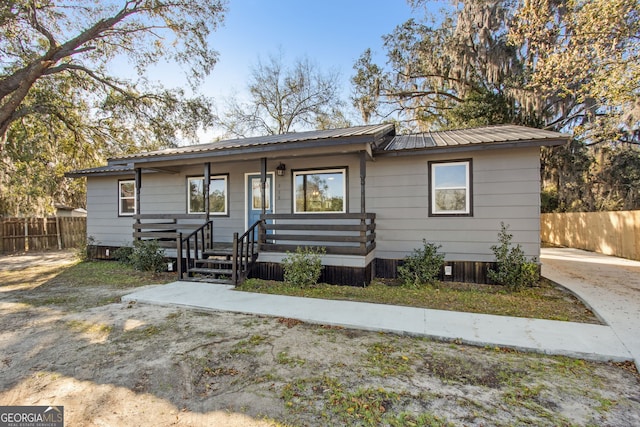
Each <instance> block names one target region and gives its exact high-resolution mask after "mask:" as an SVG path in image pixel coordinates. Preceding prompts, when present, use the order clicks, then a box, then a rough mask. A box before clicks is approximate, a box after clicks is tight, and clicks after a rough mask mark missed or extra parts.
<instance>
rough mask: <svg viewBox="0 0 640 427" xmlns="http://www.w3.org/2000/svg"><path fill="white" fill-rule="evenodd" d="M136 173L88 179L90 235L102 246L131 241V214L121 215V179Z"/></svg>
mask: <svg viewBox="0 0 640 427" xmlns="http://www.w3.org/2000/svg"><path fill="white" fill-rule="evenodd" d="M121 179H134V176H133V175H122V176H96V177H89V178H88V179H87V238H88V239H90V240H93V241H94V244H96V245H99V246H124V245H127V244H130V243H131V239H132V237H131V236H132V233H133V229H132V224H133V219H132V218H131V217H120V216H118V181H119V180H121Z"/></svg>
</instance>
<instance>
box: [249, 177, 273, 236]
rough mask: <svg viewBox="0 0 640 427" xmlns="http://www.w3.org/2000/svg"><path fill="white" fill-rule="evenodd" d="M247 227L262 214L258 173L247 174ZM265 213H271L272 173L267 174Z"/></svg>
mask: <svg viewBox="0 0 640 427" xmlns="http://www.w3.org/2000/svg"><path fill="white" fill-rule="evenodd" d="M246 194H247V198H246V200H247V228H249V227H251V226H252V225H253V224H255V223H256V221H259V220H260V214H262V189H261V188H260V174H254V175H247V193H246ZM264 206H265V213H273V175H271V174H267V182H266V186H265V201H264Z"/></svg>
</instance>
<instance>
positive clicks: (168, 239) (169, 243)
mask: <svg viewBox="0 0 640 427" xmlns="http://www.w3.org/2000/svg"><path fill="white" fill-rule="evenodd" d="M133 218H134V219H135V222H134V224H133V237H134V239H136V240H147V239H153V240H156V241H158V243H159V245H160V246H161V247H163V248H174V249H175V248H176V247H177V245H176V244H177V239H178V236H179V234H180V233H183V234H185V233H190V232H191V231H192V230H195V229H197V228H200V227H201V226H202V225H203V223H204V221H206V216H205V215H199V214H196V215H193V214H139V215H134V216H133Z"/></svg>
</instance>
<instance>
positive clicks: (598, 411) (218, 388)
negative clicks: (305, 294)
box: [0, 259, 640, 426]
mask: <svg viewBox="0 0 640 427" xmlns="http://www.w3.org/2000/svg"><path fill="white" fill-rule="evenodd" d="M0 261H4V259H2V260H0ZM2 264H3V263H2V262H0V265H2ZM22 268H24V269H25V270H24V271H25V274H27V273H28V271H29V267H28V264H25V265H23V266H22ZM58 286H61V287H63V286H64V285H63V284H60V285H58ZM212 286H213V285H212ZM88 289H89V290H87V291H86V292H91V288H88ZM138 289H139V288H138ZM42 292H44V291H43V290H42V289H39V288H38V287H34V288H33V289H27V290H24V289H23V290H21V291H20V292H17V291H16V289H8V288H5V287H3V284H2V283H0V319H1V322H0V405H62V406H64V408H65V420H66V425H68V426H170V425H178V426H183V425H193V426H209V425H216V426H268V425H269V426H270V425H291V426H298V425H309V426H316V425H317V426H324V425H394V426H396V425H397V426H400V425H435V426H438V425H468V426H490V425H523V424H531V425H554V426H555V425H608V426H629V425H640V379H639V377H638V375H637V372H635V371H634V369H633V366H632V365H630V364H625V365H614V364H598V363H590V362H585V361H581V360H575V359H568V358H559V357H548V356H541V355H532V354H523V353H517V352H513V351H507V350H504V349H494V348H474V347H469V346H464V345H459V344H457V343H440V342H433V341H429V340H425V339H419V338H412V337H405V336H396V335H389V334H379V333H373V332H364V331H356V330H345V329H338V328H329V327H322V326H319V325H308V324H303V323H300V322H298V321H295V320H293V319H278V318H264V317H258V316H249V315H241V314H234V313H210V312H198V311H194V310H186V309H180V308H175V307H158V306H151V305H143V304H136V303H129V304H125V303H111V304H105V305H99V306H94V307H90V308H86V307H84V306H82V305H74V304H75V303H74V304H65V303H63V302H61V301H58V300H55V301H54V302H52V303H47V304H33V301H36V299H35V298H37V297H38V296H39V295H38V294H39V293H42ZM105 292H106V291H105ZM110 292H111V293H113V294H114V295H115V296H118V295H122V294H124V293H127V292H128V291H127V290H126V289H124V290H123V289H119V290H112V291H110ZM80 297H81V298H82V295H80ZM449 423H451V424H449Z"/></svg>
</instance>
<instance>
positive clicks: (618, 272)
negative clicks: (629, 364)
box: [540, 248, 640, 371]
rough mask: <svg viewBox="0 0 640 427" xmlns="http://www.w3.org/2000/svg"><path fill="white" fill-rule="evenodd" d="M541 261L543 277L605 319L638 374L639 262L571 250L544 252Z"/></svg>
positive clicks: (562, 249)
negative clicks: (562, 288)
mask: <svg viewBox="0 0 640 427" xmlns="http://www.w3.org/2000/svg"><path fill="white" fill-rule="evenodd" d="M540 258H541V261H542V274H543V276H545V277H547V278H549V279H550V280H553V281H554V282H556V283H560V284H561V285H562V286H564V287H566V288H567V289H569V290H571V291H572V292H574V293H575V294H576V295H578V296H579V297H580V298H581V299H582V300H583V301H584V302H585V303H586V304H587V305H588V306H590V307H591V309H592V310H593V311H594V312H595V313H597V314H598V316H600V317H601V318H602V319H604V321H605V322H606V323H607V325H609V326H610V327H611V329H612V330H613V332H614V333H615V335H616V336H617V337H618V338H619V340H620V341H622V343H623V344H624V346H625V348H626V349H627V351H629V353H631V356H632V357H633V359H634V361H635V364H636V367H637V368H638V370H639V371H640V262H639V261H633V260H628V259H624V258H617V257H612V256H608V255H602V254H598V253H595V252H587V251H582V250H579V249H571V248H544V249H542V254H541V257H540Z"/></svg>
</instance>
